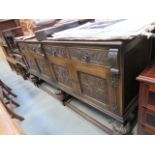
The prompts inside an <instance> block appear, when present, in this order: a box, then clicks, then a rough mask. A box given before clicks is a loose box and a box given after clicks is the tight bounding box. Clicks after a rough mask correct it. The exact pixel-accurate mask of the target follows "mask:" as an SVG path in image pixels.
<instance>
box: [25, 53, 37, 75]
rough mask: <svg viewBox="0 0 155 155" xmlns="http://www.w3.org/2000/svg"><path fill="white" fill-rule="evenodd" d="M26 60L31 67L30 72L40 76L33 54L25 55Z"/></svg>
mask: <svg viewBox="0 0 155 155" xmlns="http://www.w3.org/2000/svg"><path fill="white" fill-rule="evenodd" d="M24 56H25V59H26V61H27V63H28V66H29V71H30V72H31V73H32V74H33V73H34V74H39V72H40V71H39V68H38V66H37V62H36V60H35V59H34V57H33V56H32V55H31V54H25V55H24Z"/></svg>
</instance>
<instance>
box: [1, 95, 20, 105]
mask: <svg viewBox="0 0 155 155" xmlns="http://www.w3.org/2000/svg"><path fill="white" fill-rule="evenodd" d="M3 95H4V97H5V98H6V99H7V100H8V101H10V102H9V103H12V104H14V105H15V106H17V107H19V106H20V105H19V104H18V103H17V102H15V101H14V100H12V99H11V98H10V97H9V96H8V95H7V94H6V93H5V92H3Z"/></svg>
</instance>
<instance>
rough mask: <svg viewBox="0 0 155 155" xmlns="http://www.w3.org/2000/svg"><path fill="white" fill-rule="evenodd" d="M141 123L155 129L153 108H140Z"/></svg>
mask: <svg viewBox="0 0 155 155" xmlns="http://www.w3.org/2000/svg"><path fill="white" fill-rule="evenodd" d="M141 123H142V124H144V125H146V126H148V127H150V128H151V129H152V130H154V131H155V112H154V111H153V110H149V109H146V108H142V118H141Z"/></svg>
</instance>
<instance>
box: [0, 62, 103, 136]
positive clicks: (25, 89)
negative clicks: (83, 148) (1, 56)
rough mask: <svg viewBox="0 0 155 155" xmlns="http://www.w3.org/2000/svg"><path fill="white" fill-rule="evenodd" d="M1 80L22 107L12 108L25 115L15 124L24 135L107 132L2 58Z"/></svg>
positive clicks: (94, 133)
mask: <svg viewBox="0 0 155 155" xmlns="http://www.w3.org/2000/svg"><path fill="white" fill-rule="evenodd" d="M0 79H2V80H3V81H4V82H5V83H6V84H7V85H8V86H10V87H11V88H12V89H13V92H14V93H15V94H17V95H18V98H17V101H18V102H19V103H20V105H21V106H20V107H18V108H15V111H16V112H17V113H18V114H21V115H22V116H24V117H25V120H24V121H23V122H18V123H19V124H20V126H21V127H22V129H23V130H24V132H25V133H26V134H41V135H42V134H44V135H48V134H51V135H55V134H61V135H62V134H85V135H90V134H93V135H98V134H106V133H105V132H104V131H102V130H100V129H99V128H97V127H96V126H94V125H93V124H91V123H89V122H88V121H87V120H85V119H84V118H83V117H81V116H80V115H79V114H77V113H75V112H74V111H72V110H71V109H69V108H67V107H64V106H62V104H61V102H60V101H58V100H57V99H55V98H53V97H52V96H50V95H48V94H47V93H46V92H44V91H42V90H41V89H39V88H37V87H35V86H34V85H33V84H32V83H31V82H29V81H24V80H23V79H22V78H21V76H19V75H17V74H16V73H15V72H12V71H11V70H10V68H9V66H8V64H7V63H6V62H5V61H0Z"/></svg>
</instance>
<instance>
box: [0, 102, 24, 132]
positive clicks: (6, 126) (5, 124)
mask: <svg viewBox="0 0 155 155" xmlns="http://www.w3.org/2000/svg"><path fill="white" fill-rule="evenodd" d="M20 134H23V131H22V130H21V128H20V127H19V126H18V125H17V124H16V123H15V121H14V120H13V119H11V117H10V115H9V114H8V113H7V111H6V109H5V107H4V106H3V104H2V102H1V101H0V135H20Z"/></svg>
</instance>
